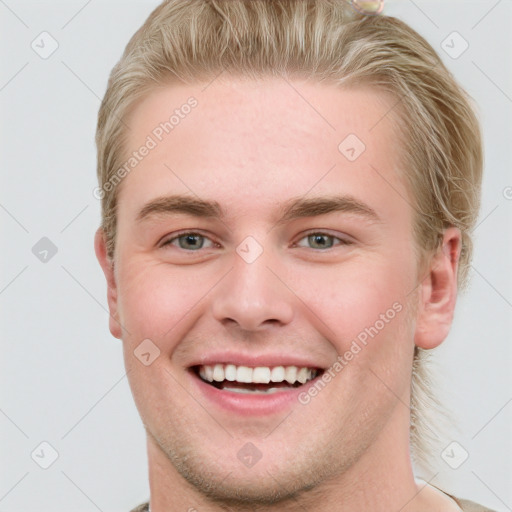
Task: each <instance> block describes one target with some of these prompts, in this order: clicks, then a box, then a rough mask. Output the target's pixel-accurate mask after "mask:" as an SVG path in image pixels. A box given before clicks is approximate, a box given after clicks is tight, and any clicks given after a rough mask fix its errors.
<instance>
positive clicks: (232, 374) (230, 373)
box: [224, 364, 236, 382]
mask: <svg viewBox="0 0 512 512" xmlns="http://www.w3.org/2000/svg"><path fill="white" fill-rule="evenodd" d="M224 376H225V377H226V380H229V381H231V382H233V381H234V380H235V379H236V366H235V365H234V364H227V365H226V367H225V368H224Z"/></svg>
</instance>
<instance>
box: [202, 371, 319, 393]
mask: <svg viewBox="0 0 512 512" xmlns="http://www.w3.org/2000/svg"><path fill="white" fill-rule="evenodd" d="M199 375H200V376H201V378H202V379H203V380H206V381H208V382H213V381H215V382H222V381H224V380H227V381H230V382H240V383H244V384H250V383H254V384H268V383H269V382H283V381H286V382H288V384H294V383H295V382H300V383H301V384H305V383H306V382H307V381H308V380H311V379H313V378H314V377H316V375H317V370H313V369H310V368H306V367H303V368H297V367H296V366H286V367H284V366H275V367H273V368H269V367H267V366H258V367H256V368H250V367H248V366H236V365H234V364H226V365H224V364H216V365H214V366H209V365H204V366H200V367H199ZM224 389H226V387H224ZM232 389H233V388H232ZM273 389H279V388H270V390H269V392H270V391H271V390H273Z"/></svg>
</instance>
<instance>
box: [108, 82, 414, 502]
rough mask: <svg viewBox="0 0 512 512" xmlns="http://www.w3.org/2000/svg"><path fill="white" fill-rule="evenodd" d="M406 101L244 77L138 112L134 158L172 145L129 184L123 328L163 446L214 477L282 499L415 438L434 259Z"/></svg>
mask: <svg viewBox="0 0 512 512" xmlns="http://www.w3.org/2000/svg"><path fill="white" fill-rule="evenodd" d="M292 85H293V87H292ZM191 97H193V98H195V100H193V101H190V100H189V98H191ZM187 101H188V102H189V104H192V103H194V102H195V104H194V106H193V107H191V108H183V107H182V106H183V105H185V104H187ZM393 104H394V100H393V98H391V97H388V96H386V95H385V94H384V93H382V92H377V91H375V90H372V89H361V88H360V89H357V90H349V89H340V88H337V87H335V86H334V85H327V84H326V85H324V84H318V83H316V84H315V83H306V82H301V81H293V82H291V83H290V84H289V83H287V82H285V81H283V80H278V79H268V80H265V81H260V82H252V81H247V80H246V81H242V80H236V79H234V78H233V79H224V80H220V79H218V80H216V81H214V82H213V83H211V84H210V85H209V86H207V87H206V84H201V85H197V86H183V85H179V86H178V85H176V86H168V87H165V88H161V89H159V90H156V91H154V92H152V93H151V94H150V95H149V96H147V97H146V98H145V99H144V100H143V101H142V102H140V103H139V104H138V105H137V107H136V109H135V110H134V111H133V113H132V116H131V118H130V120H129V122H128V124H129V126H130V128H131V130H130V131H129V138H128V143H127V148H129V151H128V153H129V154H131V153H132V151H135V150H138V148H140V147H141V146H142V145H143V144H146V143H147V141H148V136H150V138H151V139H152V140H153V141H154V142H155V143H156V144H155V145H154V147H152V148H151V150H150V151H149V152H148V154H147V156H145V157H144V158H142V159H141V160H140V162H138V163H137V165H136V167H134V168H133V170H131V171H130V172H129V173H128V175H127V176H126V177H125V178H124V179H123V181H122V183H121V185H120V189H119V196H118V211H117V216H118V217H117V218H118V221H117V222H118V224H117V229H118V231H117V239H116V254H115V262H114V269H115V273H114V275H113V281H112V283H111V286H110V288H111V289H110V292H109V293H110V308H111V313H112V318H113V320H112V321H111V331H112V333H113V334H114V335H115V336H117V337H122V340H123V347H124V358H125V364H126V368H127V370H128V378H129V382H130V386H131V389H132V392H133V395H134V399H135V402H136V405H137V408H138V410H139V412H140V415H141V417H142V420H143V422H144V424H145V427H146V429H147V433H148V436H149V442H150V443H151V444H152V446H153V453H154V454H156V453H158V454H159V455H154V456H155V457H157V456H158V457H160V463H161V464H163V465H165V464H167V465H168V468H169V471H171V470H172V471H177V472H178V473H179V474H180V475H181V476H183V477H184V478H185V479H186V480H187V481H188V482H189V483H191V484H192V485H193V486H194V487H195V488H196V489H198V490H200V491H201V492H204V493H209V494H210V495H215V496H216V497H218V498H222V499H226V500H229V499H233V500H236V498H235V497H236V494H237V489H240V488H243V489H244V492H245V495H246V496H247V497H251V498H252V499H253V500H256V501H260V502H261V503H270V502H272V500H274V499H276V497H278V496H280V495H281V496H282V495H284V494H286V495H288V494H293V493H294V492H297V491H300V490H301V489H306V488H311V487H312V486H314V485H315V484H317V483H318V482H320V481H327V480H329V479H331V478H336V477H337V476H340V475H341V474H343V473H344V472H347V471H348V470H349V469H350V468H351V467H355V466H356V465H357V464H363V462H364V461H365V462H364V463H365V464H367V466H368V467H371V465H372V461H373V462H374V461H375V458H376V457H378V456H379V454H380V455H382V453H383V452H382V450H383V446H384V444H385V443H391V442H393V438H394V436H395V437H398V436H402V437H403V436H404V434H405V435H407V434H406V432H407V428H408V414H409V410H408V408H407V407H405V406H404V405H403V403H402V401H403V402H405V403H407V401H408V398H409V395H408V393H409V391H408V390H409V386H410V378H411V362H412V354H413V349H414V330H415V321H414V320H415V318H414V314H413V313H414V311H413V309H414V308H413V304H412V302H413V301H412V300H411V298H413V297H415V294H414V293H411V292H412V291H413V290H414V289H415V287H416V285H417V272H418V269H417V264H416V259H415V257H414V252H413V235H412V221H413V210H412V207H411V205H410V203H412V198H411V197H410V196H409V194H408V192H407V190H406V187H405V184H404V182H403V180H402V179H401V178H400V172H399V171H400V169H399V162H400V146H399V143H398V138H397V133H396V131H395V128H394V125H393V123H392V120H391V119H390V118H389V116H388V115H386V113H387V112H388V111H389V110H390V108H391V106H392V105H393ZM175 109H181V110H179V114H176V116H177V117H179V121H177V122H176V119H174V122H175V125H174V126H173V128H172V131H171V130H169V133H166V132H165V131H162V128H161V125H160V123H162V122H165V121H168V120H169V117H170V116H171V115H172V114H173V112H174V111H175ZM159 126H160V130H158V127H159ZM349 134H352V135H349ZM347 137H348V138H347ZM159 139H161V140H159ZM362 144H364V147H363V145H362ZM149 145H151V146H153V144H151V143H150V144H149ZM363 149H364V150H363ZM178 196H180V197H178ZM186 200H188V203H187V201H186ZM120 325H122V326H123V328H124V329H123V330H122V329H121V328H120ZM143 340H146V341H143ZM148 340H149V341H148ZM216 365H221V366H218V367H217V368H215V366H216ZM226 365H230V366H229V368H228V366H226ZM232 365H235V367H233V366H232ZM208 366H209V367H211V368H212V369H208V368H207V367H208ZM279 367H284V372H283V370H281V369H279ZM293 367H297V368H298V369H299V371H298V374H297V377H296V376H295V374H294V369H293ZM303 367H304V368H307V369H310V370H314V371H317V373H318V375H317V376H316V377H314V376H315V373H314V372H309V371H308V370H302V371H300V368H303ZM255 368H258V369H257V370H254V369H255ZM275 368H278V369H277V370H276V369H275ZM222 370H225V372H223V371H222ZM199 371H200V373H201V374H202V375H203V377H204V379H203V378H201V376H200V375H199V374H198V372H199ZM237 372H238V373H237ZM283 373H284V377H285V379H287V378H288V379H289V380H290V382H292V383H293V382H295V384H293V385H291V386H290V384H289V383H288V382H287V380H285V381H284V382H281V383H277V384H273V383H272V382H270V383H268V384H266V383H267V382H268V380H269V379H271V378H274V380H279V379H281V380H282V378H283ZM327 375H328V376H330V378H328V377H327ZM310 377H313V380H309V381H307V382H305V383H303V382H300V381H299V382H296V378H300V379H301V380H302V381H304V379H308V378H310ZM209 378H210V379H211V378H213V379H214V382H217V379H218V381H219V382H218V383H217V384H213V383H207V382H205V381H207V380H208V379H209ZM233 378H235V381H233V380H232V379H233ZM251 380H252V383H251ZM221 381H222V383H221ZM237 381H245V383H244V382H240V383H239V382H237ZM247 381H249V382H247ZM254 381H256V382H254ZM269 388H274V389H273V390H272V391H271V392H270V391H268V390H269ZM255 390H257V391H256V392H255ZM404 425H407V427H405V430H404ZM395 441H396V439H395ZM406 441H407V440H406ZM397 442H398V441H397ZM400 442H401V443H402V441H400ZM212 489H214V490H212ZM284 489H286V491H285V490H284Z"/></svg>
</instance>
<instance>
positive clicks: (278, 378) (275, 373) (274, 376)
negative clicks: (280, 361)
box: [270, 366, 284, 382]
mask: <svg viewBox="0 0 512 512" xmlns="http://www.w3.org/2000/svg"><path fill="white" fill-rule="evenodd" d="M270 380H271V381H272V382H283V380H284V366H276V367H275V368H272V371H271V372H270Z"/></svg>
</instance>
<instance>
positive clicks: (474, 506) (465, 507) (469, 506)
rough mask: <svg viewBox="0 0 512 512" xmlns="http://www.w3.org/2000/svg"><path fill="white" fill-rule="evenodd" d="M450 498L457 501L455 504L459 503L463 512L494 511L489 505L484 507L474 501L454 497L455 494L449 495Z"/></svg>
mask: <svg viewBox="0 0 512 512" xmlns="http://www.w3.org/2000/svg"><path fill="white" fill-rule="evenodd" d="M450 498H452V499H453V500H454V501H455V502H456V503H457V505H459V507H460V508H461V510H462V511H463V512H495V511H494V510H492V509H490V508H489V507H484V506H483V505H479V504H478V503H475V502H474V501H469V500H463V499H461V498H456V497H455V496H450Z"/></svg>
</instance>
